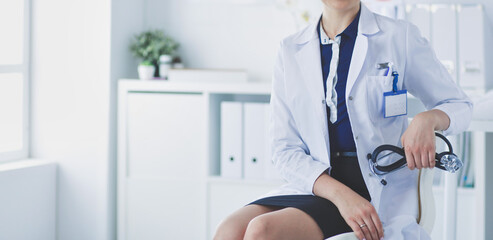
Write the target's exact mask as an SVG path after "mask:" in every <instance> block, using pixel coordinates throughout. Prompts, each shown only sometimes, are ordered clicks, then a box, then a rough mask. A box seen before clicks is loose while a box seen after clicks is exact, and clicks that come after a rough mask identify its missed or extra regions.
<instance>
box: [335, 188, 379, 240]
mask: <svg viewBox="0 0 493 240" xmlns="http://www.w3.org/2000/svg"><path fill="white" fill-rule="evenodd" d="M341 200H342V201H339V202H338V203H335V204H336V206H337V208H338V209H339V212H340V213H341V215H342V217H343V218H344V220H345V221H346V223H347V224H348V225H349V227H351V229H352V230H353V232H354V233H355V234H356V237H358V239H366V240H380V239H382V238H383V227H382V222H381V221H380V218H379V217H378V214H377V211H376V210H375V208H374V207H373V205H371V203H370V202H368V200H366V199H365V198H363V197H361V196H360V195H359V194H357V193H356V192H354V191H352V190H351V189H348V190H347V191H345V192H344V193H343V194H342V195H341ZM362 225H363V227H361V226H362Z"/></svg>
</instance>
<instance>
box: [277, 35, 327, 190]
mask: <svg viewBox="0 0 493 240" xmlns="http://www.w3.org/2000/svg"><path fill="white" fill-rule="evenodd" d="M283 57H284V56H283V44H282V42H281V45H280V47H279V50H278V54H277V60H276V63H275V66H274V74H273V79H272V93H271V99H270V107H271V112H272V115H271V120H270V140H271V148H272V161H273V162H274V165H275V167H276V168H277V169H278V171H279V172H280V174H281V176H282V177H283V178H284V179H285V180H286V181H288V182H289V183H291V184H294V185H295V186H296V187H297V188H298V189H300V190H302V191H305V192H307V193H312V194H313V185H314V183H315V181H316V180H317V178H318V177H319V176H320V175H321V174H322V173H324V172H325V171H327V170H328V168H329V165H328V164H327V163H322V162H320V161H318V160H316V159H314V158H312V157H311V156H310V155H309V154H308V148H307V146H306V145H305V143H304V142H303V140H302V137H301V136H300V133H299V131H298V128H297V127H296V122H295V119H294V117H293V115H292V112H291V110H290V108H289V106H288V104H287V103H286V85H285V78H284V65H283Z"/></svg>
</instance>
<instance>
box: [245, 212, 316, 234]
mask: <svg viewBox="0 0 493 240" xmlns="http://www.w3.org/2000/svg"><path fill="white" fill-rule="evenodd" d="M244 239H245V240H262V239H283V240H289V239H307V240H311V239H313V240H315V239H316V240H321V239H324V237H323V233H322V230H321V229H320V227H319V226H318V224H317V223H316V222H315V220H313V218H312V217H310V216H309V215H308V214H306V213H305V212H303V211H302V210H299V209H297V208H292V207H288V208H284V209H281V210H278V211H273V212H269V213H264V214H261V215H258V216H256V217H255V218H253V219H252V220H251V221H250V223H249V224H248V227H247V229H246V232H245V238H244Z"/></svg>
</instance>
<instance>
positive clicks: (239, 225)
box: [214, 204, 279, 240]
mask: <svg viewBox="0 0 493 240" xmlns="http://www.w3.org/2000/svg"><path fill="white" fill-rule="evenodd" d="M277 209H279V208H277V207H267V206H262V205H257V204H250V205H247V206H244V207H242V208H240V209H239V210H237V211H236V212H234V213H233V214H231V215H230V216H229V217H227V218H226V219H225V220H223V222H222V223H221V224H220V225H219V227H218V228H217V230H216V234H215V235H214V240H224V239H227V240H237V239H238V240H241V239H243V236H244V235H245V230H246V228H247V226H248V223H249V222H250V221H251V220H252V219H253V218H255V217H257V216H259V215H261V214H264V213H268V212H272V211H275V210H277Z"/></svg>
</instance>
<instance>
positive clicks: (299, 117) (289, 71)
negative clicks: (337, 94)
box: [262, 4, 472, 240]
mask: <svg viewBox="0 0 493 240" xmlns="http://www.w3.org/2000/svg"><path fill="white" fill-rule="evenodd" d="M316 28H317V22H314V23H312V24H311V25H309V26H308V27H306V28H304V29H303V30H301V31H300V32H298V33H295V34H293V35H291V36H288V37H286V38H285V39H283V40H282V41H281V44H280V49H279V51H278V57H277V60H276V64H275V68H274V74H273V82H272V95H271V110H272V118H271V126H270V134H271V147H272V160H273V162H274V164H275V166H276V168H277V169H278V170H279V172H280V173H281V176H282V177H283V178H284V179H285V180H286V181H287V184H285V185H284V186H282V187H280V188H278V189H275V190H274V191H271V192H269V193H268V194H266V195H264V196H262V197H266V196H275V195H287V194H313V192H312V189H313V184H314V182H315V180H316V179H317V178H318V177H319V175H320V174H322V173H323V172H325V171H330V157H329V156H330V148H329V144H330V143H329V138H328V126H327V116H326V114H327V113H326V104H325V102H324V87H323V82H322V70H321V63H320V48H319V44H320V43H319V37H318V34H317V29H316ZM384 62H393V63H394V66H395V67H396V69H397V71H398V73H399V82H398V88H399V90H400V89H407V91H408V92H409V93H411V94H412V95H414V96H416V97H417V98H419V99H420V100H421V101H422V102H423V103H424V105H425V106H426V108H427V109H440V110H442V111H444V112H445V113H446V114H447V115H448V116H449V118H450V126H449V128H448V129H447V130H445V131H444V134H445V135H450V134H457V133H459V132H461V131H464V130H465V129H466V128H467V126H468V124H469V122H470V118H471V115H472V102H471V101H470V100H469V99H468V97H467V96H466V95H465V94H464V92H463V91H462V90H461V89H459V88H458V87H457V85H456V84H455V83H454V82H453V80H452V78H451V76H450V75H449V73H448V72H447V70H446V69H445V68H444V67H443V66H442V64H441V63H440V62H439V60H438V59H437V58H436V56H435V54H434V52H433V50H432V48H431V47H430V44H429V43H428V42H427V40H425V39H424V38H423V37H422V36H421V35H420V33H419V31H418V29H417V28H416V27H415V26H414V25H412V24H410V23H408V22H405V21H401V20H394V19H390V18H387V17H383V16H380V15H377V14H375V13H372V12H370V11H369V10H368V9H367V8H366V7H365V6H364V4H362V5H361V15H360V20H359V26H358V35H357V38H356V42H355V46H354V50H353V56H352V59H351V65H350V67H349V73H348V78H347V86H346V103H347V109H348V114H349V118H350V121H351V126H352V130H353V136H354V141H355V143H356V148H357V154H358V160H359V165H360V167H361V172H362V174H363V178H364V180H365V183H366V185H367V187H368V190H369V192H370V195H371V199H372V200H371V204H373V206H374V207H375V208H376V210H377V212H378V214H379V216H380V218H381V220H382V223H383V226H384V229H385V236H386V239H393V240H397V239H413V240H416V239H429V236H428V234H427V233H426V232H425V231H424V229H423V228H421V227H420V226H419V225H418V224H417V223H416V218H417V213H418V202H417V181H418V180H417V174H418V171H417V170H414V171H411V170H410V169H408V168H403V169H401V170H399V171H396V172H394V173H391V174H388V175H387V176H386V180H387V182H388V184H387V185H386V186H383V185H382V184H381V183H380V181H379V179H378V178H377V177H375V176H373V175H372V174H371V173H370V171H369V167H368V161H367V158H366V156H367V154H368V153H371V152H372V151H373V150H374V149H375V148H376V147H377V146H379V145H381V144H394V145H400V138H401V136H402V133H403V132H404V131H405V130H406V128H407V125H408V121H407V116H399V117H392V118H384V117H383V103H382V102H383V93H384V92H387V91H391V89H392V79H391V77H386V76H384V73H383V72H384V71H385V70H378V69H377V68H376V64H377V63H384ZM389 76H390V74H389ZM324 80H325V79H324ZM350 99H351V100H350Z"/></svg>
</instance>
